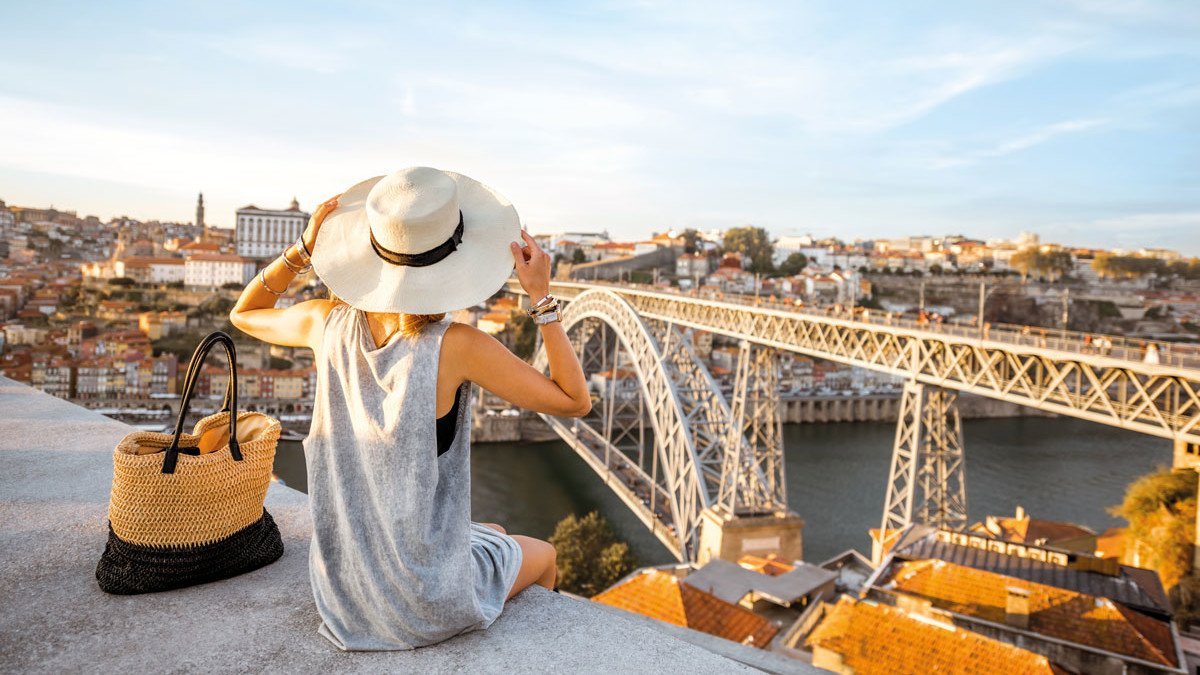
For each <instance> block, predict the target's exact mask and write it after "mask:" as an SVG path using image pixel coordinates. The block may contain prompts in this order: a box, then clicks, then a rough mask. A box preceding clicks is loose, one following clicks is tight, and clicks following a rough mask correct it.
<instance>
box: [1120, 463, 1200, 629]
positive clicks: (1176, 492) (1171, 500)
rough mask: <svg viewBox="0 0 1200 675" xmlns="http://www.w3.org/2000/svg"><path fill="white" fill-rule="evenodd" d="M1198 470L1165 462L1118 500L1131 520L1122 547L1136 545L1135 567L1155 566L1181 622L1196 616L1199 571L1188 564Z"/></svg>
mask: <svg viewBox="0 0 1200 675" xmlns="http://www.w3.org/2000/svg"><path fill="white" fill-rule="evenodd" d="M1196 482H1197V477H1196V472H1195V471H1189V470H1184V471H1171V470H1170V469H1167V468H1165V467H1163V468H1160V469H1159V470H1158V471H1157V472H1155V473H1152V474H1148V475H1145V476H1142V477H1141V478H1139V479H1138V480H1136V481H1134V483H1133V484H1132V485H1130V486H1129V489H1128V490H1127V491H1126V492H1125V500H1124V501H1122V502H1121V505H1120V506H1117V507H1114V508H1113V509H1110V510H1111V512H1112V513H1113V514H1114V515H1117V516H1120V517H1122V518H1124V519H1125V520H1127V521H1129V527H1128V528H1126V530H1125V541H1126V544H1125V547H1126V550H1128V549H1130V548H1131V547H1136V551H1137V553H1138V555H1139V567H1147V568H1149V569H1152V570H1154V571H1156V572H1158V576H1159V578H1160V579H1161V580H1162V584H1163V587H1164V588H1166V589H1167V592H1168V594H1169V595H1170V597H1171V604H1172V605H1173V606H1174V608H1175V618H1176V620H1178V621H1180V622H1181V623H1189V622H1194V621H1197V620H1200V573H1198V571H1197V570H1193V569H1192V555H1193V550H1194V548H1195V545H1196Z"/></svg>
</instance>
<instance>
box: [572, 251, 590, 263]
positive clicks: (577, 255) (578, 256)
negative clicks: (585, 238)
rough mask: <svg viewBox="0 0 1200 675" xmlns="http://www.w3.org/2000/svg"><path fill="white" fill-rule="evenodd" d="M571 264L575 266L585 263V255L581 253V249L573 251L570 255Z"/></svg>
mask: <svg viewBox="0 0 1200 675" xmlns="http://www.w3.org/2000/svg"><path fill="white" fill-rule="evenodd" d="M571 262H573V263H575V264H579V263H581V262H587V254H586V253H584V252H583V249H581V248H577V249H575V252H574V253H572V254H571Z"/></svg>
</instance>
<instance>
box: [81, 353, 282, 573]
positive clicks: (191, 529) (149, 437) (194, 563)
mask: <svg viewBox="0 0 1200 675" xmlns="http://www.w3.org/2000/svg"><path fill="white" fill-rule="evenodd" d="M218 344H219V345H221V346H223V347H224V348H225V353H226V355H227V356H228V361H229V382H228V388H227V389H226V392H225V403H224V405H223V406H222V409H221V411H220V412H217V413H215V414H213V415H209V416H207V417H205V418H203V419H201V420H200V421H199V422H197V423H196V427H195V429H194V430H193V431H192V433H190V434H185V433H183V425H184V420H185V418H186V417H187V411H188V404H189V403H190V401H191V397H192V391H193V390H194V389H195V386H196V381H197V380H198V379H199V374H200V368H201V366H202V365H203V362H204V359H205V357H206V356H207V355H208V352H209V351H210V350H211V349H212V348H213V347H215V346H216V345H218ZM279 430H280V428H279V421H278V420H275V419H272V418H270V417H268V416H266V415H264V414H262V413H257V412H247V411H242V410H238V409H237V356H236V352H235V350H234V345H233V339H232V338H230V337H229V335H227V334H225V333H222V332H220V331H218V332H215V333H212V334H210V335H209V336H208V337H206V338H205V339H204V340H203V341H202V342H201V343H200V345H199V346H198V347H196V351H195V353H194V354H192V360H191V363H190V364H189V365H188V370H187V374H186V376H185V377H184V385H183V394H182V398H181V400H180V405H179V419H178V420H177V421H176V423H175V433H174V434H164V433H154V432H144V431H138V432H134V433H131V434H129V435H127V436H126V437H125V438H123V439H121V442H120V443H118V444H117V447H116V450H115V451H114V452H113V484H112V495H111V498H110V501H109V507H108V525H109V526H108V543H107V545H106V546H105V549H104V554H103V555H102V556H101V558H100V563H99V564H98V565H97V566H96V580H97V581H98V582H99V584H100V588H101V589H102V590H104V591H106V592H108V593H117V594H122V595H129V594H134V593H149V592H153V591H164V590H169V589H173V588H183V587H185V586H192V585H195V584H201V583H205V582H209V581H216V580H218V579H227V578H229V577H232V576H236V575H238V574H242V573H244V572H249V571H251V570H254V569H258V568H259V567H262V566H263V565H267V564H270V563H272V562H274V561H276V560H278V559H279V557H280V556H282V555H283V540H282V538H281V537H280V535H279V528H278V527H276V525H275V521H274V520H273V519H272V518H271V514H270V513H268V512H267V511H266V509H264V508H263V500H264V499H265V498H266V495H267V487H268V485H269V484H270V481H271V468H272V465H273V463H274V460H275V447H276V445H277V444H278V443H279Z"/></svg>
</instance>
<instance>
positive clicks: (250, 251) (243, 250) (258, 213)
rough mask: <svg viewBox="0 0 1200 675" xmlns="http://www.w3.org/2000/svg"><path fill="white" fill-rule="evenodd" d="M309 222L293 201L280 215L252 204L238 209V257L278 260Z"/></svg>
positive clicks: (306, 215)
mask: <svg viewBox="0 0 1200 675" xmlns="http://www.w3.org/2000/svg"><path fill="white" fill-rule="evenodd" d="M308 218H309V214H308V213H305V212H304V211H301V210H300V203H299V202H297V201H296V200H295V199H293V200H292V204H291V206H289V207H288V208H287V209H286V210H283V211H272V210H269V209H260V208H258V207H257V206H254V205H253V204H252V205H250V206H246V207H243V208H240V209H238V210H237V233H236V240H237V254H238V255H240V256H242V257H243V258H253V259H255V260H267V259H270V258H274V257H275V256H278V255H279V254H280V253H282V252H283V249H284V248H286V247H287V246H288V245H289V244H291V243H293V242H295V241H296V238H297V237H299V236H300V234H301V233H302V232H304V228H305V227H306V226H307V225H308Z"/></svg>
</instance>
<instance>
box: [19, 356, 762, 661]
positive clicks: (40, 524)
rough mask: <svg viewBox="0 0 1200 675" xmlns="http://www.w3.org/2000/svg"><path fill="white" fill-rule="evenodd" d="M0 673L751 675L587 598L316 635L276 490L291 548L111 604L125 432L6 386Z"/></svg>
mask: <svg viewBox="0 0 1200 675" xmlns="http://www.w3.org/2000/svg"><path fill="white" fill-rule="evenodd" d="M0 411H3V414H0V458H2V459H3V463H4V471H2V472H0V570H3V571H4V575H5V583H3V584H0V606H2V607H4V611H3V612H2V613H0V672H24V673H31V672H55V673H57V672H64V671H65V672H79V671H104V672H163V671H170V672H186V671H197V670H203V671H206V672H209V671H218V672H220V671H237V672H262V671H264V670H271V671H278V672H296V671H303V672H315V671H326V672H330V671H336V672H348V671H368V670H369V671H374V672H378V671H402V672H444V671H467V672H506V673H507V672H512V671H514V670H518V669H519V670H520V671H522V672H528V671H532V672H551V671H554V672H579V671H596V670H600V669H604V670H610V669H611V670H613V671H618V672H631V671H645V670H678V671H682V672H694V673H727V672H738V671H741V670H746V671H749V669H748V668H745V667H744V666H742V665H741V664H739V663H736V662H734V661H731V660H729V659H726V658H724V657H722V656H718V655H716V654H713V653H711V652H709V651H706V650H704V649H702V648H700V647H696V646H694V645H692V644H689V643H687V642H684V641H682V640H679V639H677V638H675V637H672V636H670V635H669V634H667V633H665V632H662V631H659V630H656V629H655V628H654V627H652V626H651V625H649V624H648V623H646V622H642V621H637V620H636V619H626V618H624V617H622V616H617V615H614V614H612V613H611V612H606V611H604V610H603V609H602V608H600V607H597V606H594V605H592V604H591V603H587V602H581V601H578V600H573V599H571V598H568V597H565V596H560V595H556V594H554V593H550V592H548V591H545V590H542V589H540V588H535V589H531V590H528V591H525V592H524V593H522V594H521V595H520V596H518V597H517V598H516V599H515V600H513V601H512V602H511V603H510V604H509V605H508V607H506V608H505V611H504V613H503V614H502V615H501V617H500V618H499V619H498V620H497V621H496V623H495V624H493V625H492V627H491V628H490V629H488V630H487V631H481V632H474V633H469V634H467V635H463V636H460V637H458V638H455V639H452V640H449V641H447V642H444V643H441V644H439V645H435V646H432V647H426V648H423V649H419V650H416V651H412V652H339V651H338V650H337V649H335V648H334V647H333V646H332V645H331V644H330V643H329V642H328V641H326V640H325V638H323V637H321V636H319V635H318V634H317V627H318V626H319V625H320V619H319V617H318V615H317V612H316V609H315V607H314V605H313V600H312V590H311V588H310V587H309V582H308V541H309V536H310V533H311V522H310V520H309V510H308V498H307V497H306V496H305V495H304V494H303V493H300V492H297V491H295V490H292V489H290V488H287V487H284V486H282V485H280V484H278V483H275V484H272V485H271V487H270V490H269V491H268V494H267V502H266V506H267V509H268V510H269V511H270V512H271V515H272V516H274V518H275V520H276V522H277V523H278V524H279V529H280V531H281V532H282V534H283V540H284V548H285V552H284V555H283V558H281V559H280V560H279V561H277V562H275V563H274V564H271V565H268V566H267V567H264V568H262V569H260V570H256V571H254V572H251V573H249V574H245V575H242V576H240V577H235V578H233V579H229V580H226V581H220V582H216V583H211V584H205V585H202V586H196V587H193V588H188V589H182V590H179V591H171V592H167V593H155V594H150V595H138V596H111V595H107V594H105V593H103V592H102V591H100V589H99V588H98V587H97V585H96V579H95V567H96V562H97V561H98V559H99V557H100V553H101V552H102V551H103V549H104V541H105V536H106V534H107V529H106V524H105V517H106V508H107V505H108V494H109V489H110V485H111V480H112V450H113V448H114V447H115V446H116V444H117V442H118V441H119V440H120V439H121V438H122V437H123V436H124V435H125V434H127V433H129V432H130V431H132V429H131V427H128V426H126V425H124V424H121V423H119V422H116V421H114V420H110V419H108V418H106V417H103V416H101V415H99V414H97V413H94V412H92V411H89V410H85V409H83V408H79V407H77V406H74V405H71V404H70V403H67V402H65V401H62V400H59V399H56V398H53V397H51V396H47V395H45V394H42V393H40V392H37V391H35V390H33V389H31V388H29V387H26V386H24V385H21V384H18V383H15V382H13V381H12V380H8V379H5V378H3V377H0Z"/></svg>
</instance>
